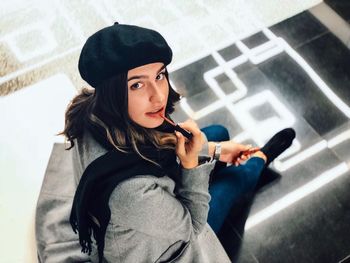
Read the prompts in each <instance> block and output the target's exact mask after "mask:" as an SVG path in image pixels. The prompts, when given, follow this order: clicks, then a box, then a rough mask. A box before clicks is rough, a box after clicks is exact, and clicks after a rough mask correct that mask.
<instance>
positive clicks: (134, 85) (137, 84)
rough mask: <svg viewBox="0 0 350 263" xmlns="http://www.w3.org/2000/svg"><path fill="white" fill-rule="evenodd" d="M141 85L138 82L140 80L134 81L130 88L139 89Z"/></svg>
mask: <svg viewBox="0 0 350 263" xmlns="http://www.w3.org/2000/svg"><path fill="white" fill-rule="evenodd" d="M142 86H143V85H142V84H141V83H140V82H136V83H134V84H132V85H131V86H130V88H131V89H139V88H141V87H142Z"/></svg>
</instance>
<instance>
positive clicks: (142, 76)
mask: <svg viewBox="0 0 350 263" xmlns="http://www.w3.org/2000/svg"><path fill="white" fill-rule="evenodd" d="M164 68H165V65H163V66H162V67H161V68H160V69H159V70H158V71H157V74H159V72H161V71H162V70H163V69H164ZM141 78H148V77H147V76H145V75H135V76H132V77H131V78H129V79H128V82H129V81H130V80H133V79H141Z"/></svg>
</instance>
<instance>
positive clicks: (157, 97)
mask: <svg viewBox="0 0 350 263" xmlns="http://www.w3.org/2000/svg"><path fill="white" fill-rule="evenodd" d="M151 86H152V89H151V95H150V102H152V103H154V104H156V103H159V104H163V102H164V99H165V95H164V94H163V91H162V89H161V88H160V87H158V86H157V85H151Z"/></svg>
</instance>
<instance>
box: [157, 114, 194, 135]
mask: <svg viewBox="0 0 350 263" xmlns="http://www.w3.org/2000/svg"><path fill="white" fill-rule="evenodd" d="M159 116H160V117H162V118H163V119H164V120H166V121H167V122H168V123H170V124H171V125H173V126H174V129H175V130H176V131H178V132H181V134H182V135H183V136H185V137H186V138H187V139H189V140H191V139H192V137H193V134H192V133H191V132H189V131H186V130H185V129H183V128H181V127H180V125H179V124H175V123H174V122H173V121H171V120H169V119H168V118H167V117H165V116H164V115H163V114H162V113H159Z"/></svg>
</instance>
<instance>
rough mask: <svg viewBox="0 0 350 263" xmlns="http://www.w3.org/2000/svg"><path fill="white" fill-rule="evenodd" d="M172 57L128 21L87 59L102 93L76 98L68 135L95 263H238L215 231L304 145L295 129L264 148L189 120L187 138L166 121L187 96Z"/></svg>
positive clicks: (74, 216)
mask: <svg viewBox="0 0 350 263" xmlns="http://www.w3.org/2000/svg"><path fill="white" fill-rule="evenodd" d="M171 59H172V51H171V49H170V47H169V46H168V44H167V43H166V41H165V40H164V38H163V37H162V36H161V35H160V34H159V33H158V32H156V31H153V30H150V29H146V28H141V27H137V26H132V25H122V24H118V23H115V24H114V25H112V26H110V27H106V28H104V29H102V30H100V31H98V32H96V33H95V34H93V35H92V36H90V37H89V38H88V40H87V41H86V43H85V45H84V47H83V49H82V52H81V54H80V58H79V72H80V74H81V76H82V78H83V79H84V80H85V81H87V82H88V83H89V84H90V85H91V86H92V87H94V89H89V88H85V89H83V90H82V92H81V93H80V94H79V95H77V96H76V97H75V98H74V99H73V100H72V103H71V104H70V105H69V107H68V109H67V112H66V125H65V129H64V131H63V132H62V134H64V135H65V136H66V137H67V139H68V141H69V142H70V143H71V147H70V148H72V147H73V164H74V170H75V177H76V183H77V190H76V193H75V196H74V201H73V205H72V211H71V217H70V222H71V224H72V227H73V230H74V231H76V232H78V234H79V240H80V244H81V246H82V251H83V252H88V253H89V254H90V253H91V254H90V258H91V261H92V262H98V261H99V262H229V259H228V257H227V255H226V254H225V251H224V249H223V248H222V246H221V244H220V242H219V241H218V239H217V237H216V235H215V232H216V233H217V232H218V231H219V230H220V228H221V226H222V224H223V222H224V219H225V217H226V215H227V214H228V213H229V211H230V209H232V206H233V204H234V203H235V201H237V199H239V198H240V197H241V196H242V195H243V194H244V193H246V192H247V191H251V190H253V189H254V187H255V185H256V182H257V180H258V179H259V176H260V174H261V171H262V170H263V169H264V167H266V166H267V165H268V164H269V163H270V162H271V161H272V160H273V159H274V158H276V157H277V156H278V155H279V154H280V153H281V152H283V151H284V150H285V149H286V148H288V147H289V146H290V145H291V143H292V140H293V139H294V137H295V134H294V131H293V130H292V129H285V130H283V131H281V132H280V133H278V134H277V135H275V136H274V137H273V138H272V139H271V140H270V141H269V142H268V143H267V144H266V145H265V146H264V147H263V148H262V149H261V150H259V149H258V148H252V147H251V146H247V145H242V144H238V143H235V142H233V141H230V140H229V134H228V131H227V129H226V128H225V127H223V126H220V125H212V126H209V127H205V128H203V129H200V128H199V127H198V126H197V124H196V123H195V122H194V121H193V120H191V119H189V120H186V121H184V122H183V123H180V127H182V128H183V129H185V130H187V131H188V132H190V133H192V138H190V139H188V138H186V137H185V136H184V135H183V134H182V133H180V132H178V131H175V130H174V126H173V125H171V124H169V123H168V122H167V121H165V120H164V118H163V117H162V116H165V117H166V118H168V119H170V120H171V117H170V114H171V113H172V112H173V111H174V105H175V103H176V102H178V101H179V100H180V98H181V97H180V94H178V93H177V92H176V91H175V90H173V89H172V87H171V85H170V83H169V76H168V72H167V68H166V66H167V65H168V64H169V63H170V62H171ZM70 148H69V149H70ZM227 163H230V164H235V165H230V166H227ZM213 230H214V231H213Z"/></svg>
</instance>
